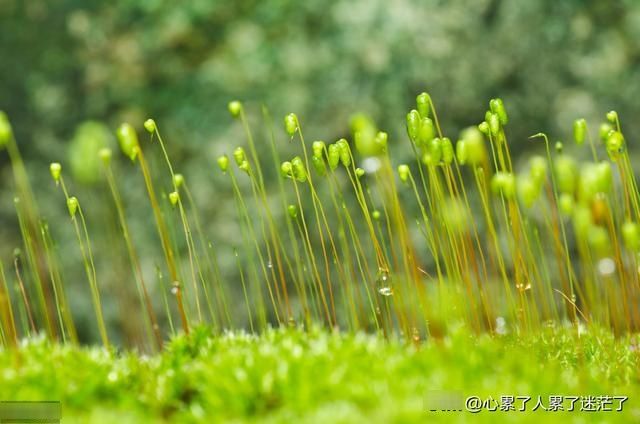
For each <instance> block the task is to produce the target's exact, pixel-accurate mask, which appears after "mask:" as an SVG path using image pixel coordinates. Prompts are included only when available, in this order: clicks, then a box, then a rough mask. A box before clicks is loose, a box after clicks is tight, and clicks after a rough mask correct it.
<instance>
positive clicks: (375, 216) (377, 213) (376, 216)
mask: <svg viewBox="0 0 640 424" xmlns="http://www.w3.org/2000/svg"><path fill="white" fill-rule="evenodd" d="M371 217H372V218H373V219H375V220H376V221H378V220H380V211H379V210H375V211H373V212H371Z"/></svg>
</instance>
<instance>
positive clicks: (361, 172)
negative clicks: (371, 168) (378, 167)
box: [356, 168, 366, 178]
mask: <svg viewBox="0 0 640 424" xmlns="http://www.w3.org/2000/svg"><path fill="white" fill-rule="evenodd" d="M364 174H366V172H365V171H364V169H362V168H356V177H358V178H362V177H364Z"/></svg>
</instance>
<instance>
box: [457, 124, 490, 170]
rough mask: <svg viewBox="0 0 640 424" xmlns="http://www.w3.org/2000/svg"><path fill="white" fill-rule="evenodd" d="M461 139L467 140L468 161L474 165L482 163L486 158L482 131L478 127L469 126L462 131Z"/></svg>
mask: <svg viewBox="0 0 640 424" xmlns="http://www.w3.org/2000/svg"><path fill="white" fill-rule="evenodd" d="M460 139H461V140H464V142H465V149H466V162H468V163H469V164H470V165H472V166H477V165H480V164H482V162H484V160H485V158H486V149H485V143H484V137H483V135H482V132H481V131H480V130H479V129H478V128H476V127H469V128H466V129H464V130H463V131H462V133H460Z"/></svg>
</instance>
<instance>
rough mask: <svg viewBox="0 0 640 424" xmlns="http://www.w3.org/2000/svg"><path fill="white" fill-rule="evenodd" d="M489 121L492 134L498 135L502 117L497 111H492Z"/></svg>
mask: <svg viewBox="0 0 640 424" xmlns="http://www.w3.org/2000/svg"><path fill="white" fill-rule="evenodd" d="M487 122H488V123H489V130H490V131H491V135H492V136H494V137H496V136H497V135H498V134H499V133H500V118H499V117H498V115H497V114H496V113H491V114H490V115H489V119H488V120H487Z"/></svg>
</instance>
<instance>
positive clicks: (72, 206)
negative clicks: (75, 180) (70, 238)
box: [67, 196, 79, 218]
mask: <svg viewBox="0 0 640 424" xmlns="http://www.w3.org/2000/svg"><path fill="white" fill-rule="evenodd" d="M78 205H79V202H78V199H77V198H76V197H75V196H71V197H69V198H68V199H67V209H68V210H69V215H71V217H72V218H73V217H74V216H76V212H77V211H78Z"/></svg>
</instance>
